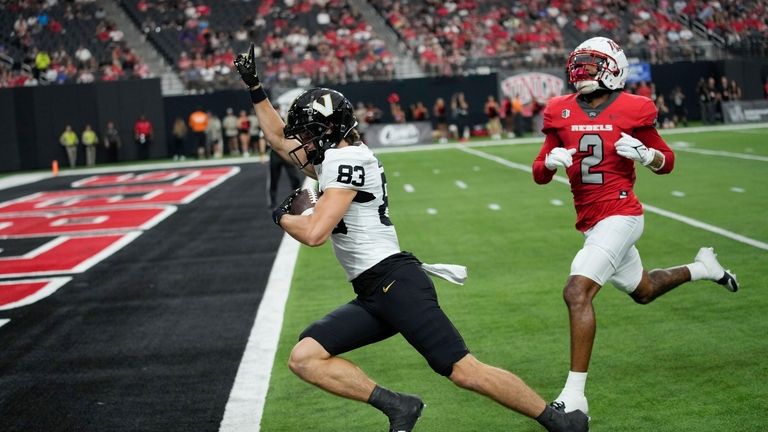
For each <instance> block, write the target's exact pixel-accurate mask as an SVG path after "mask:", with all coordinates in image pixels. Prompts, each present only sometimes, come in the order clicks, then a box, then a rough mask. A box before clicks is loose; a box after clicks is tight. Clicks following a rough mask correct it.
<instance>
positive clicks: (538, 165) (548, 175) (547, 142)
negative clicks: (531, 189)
mask: <svg viewBox="0 0 768 432" xmlns="http://www.w3.org/2000/svg"><path fill="white" fill-rule="evenodd" d="M562 146H563V143H562V142H561V141H560V138H558V137H557V134H555V133H548V134H547V137H546V138H545V139H544V145H542V146H541V150H539V154H538V156H536V159H534V160H533V171H532V173H533V181H535V182H536V183H537V184H547V183H549V182H551V181H552V177H554V176H555V172H557V171H550V170H549V169H547V167H546V166H545V165H544V160H545V159H546V157H547V154H549V152H551V151H552V149H553V148H555V147H562Z"/></svg>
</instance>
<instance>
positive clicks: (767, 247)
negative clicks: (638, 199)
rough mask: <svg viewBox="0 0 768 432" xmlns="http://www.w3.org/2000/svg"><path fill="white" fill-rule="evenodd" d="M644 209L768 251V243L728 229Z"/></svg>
mask: <svg viewBox="0 0 768 432" xmlns="http://www.w3.org/2000/svg"><path fill="white" fill-rule="evenodd" d="M643 208H644V209H645V210H647V211H649V212H651V213H656V214H658V215H661V216H666V217H668V218H670V219H674V220H676V221H679V222H682V223H684V224H687V225H690V226H693V227H696V228H701V229H703V230H705V231H709V232H711V233H715V234H719V235H721V236H723V237H728V238H729V239H731V240H736V241H738V242H741V243H744V244H748V245H750V246H754V247H756V248H758V249H763V250H768V243H765V242H761V241H759V240H755V239H751V238H749V237H746V236H743V235H741V234H737V233H735V232H733V231H728V230H726V229H723V228H720V227H716V226H714V225H710V224H708V223H704V222H701V221H698V220H696V219H692V218H689V217H688V216H683V215H679V214H677V213H673V212H671V211H668V210H664V209H660V208H658V207H654V206H652V205H648V204H643Z"/></svg>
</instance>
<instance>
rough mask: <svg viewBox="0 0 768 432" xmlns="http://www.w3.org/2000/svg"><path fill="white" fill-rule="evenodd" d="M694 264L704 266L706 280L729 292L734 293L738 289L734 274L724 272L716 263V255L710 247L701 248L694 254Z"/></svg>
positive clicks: (727, 271) (728, 271)
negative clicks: (697, 263)
mask: <svg viewBox="0 0 768 432" xmlns="http://www.w3.org/2000/svg"><path fill="white" fill-rule="evenodd" d="M695 261H696V262H700V263H702V264H704V267H706V269H707V273H708V276H707V279H710V280H713V281H715V282H717V283H718V284H720V285H722V286H723V287H724V288H725V289H727V290H728V291H730V292H736V291H737V290H738V289H739V282H738V281H737V280H736V274H735V273H731V271H730V270H726V269H724V268H723V266H722V265H720V263H719V262H718V261H717V254H716V253H715V251H714V249H712V248H711V247H703V248H701V249H699V253H697V254H696V258H695Z"/></svg>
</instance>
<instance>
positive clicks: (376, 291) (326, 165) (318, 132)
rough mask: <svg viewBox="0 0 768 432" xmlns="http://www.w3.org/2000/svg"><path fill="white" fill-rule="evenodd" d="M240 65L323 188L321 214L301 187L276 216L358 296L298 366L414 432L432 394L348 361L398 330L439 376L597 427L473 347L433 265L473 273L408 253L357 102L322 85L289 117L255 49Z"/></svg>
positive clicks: (311, 341)
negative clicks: (305, 204)
mask: <svg viewBox="0 0 768 432" xmlns="http://www.w3.org/2000/svg"><path fill="white" fill-rule="evenodd" d="M235 66H236V67H237V69H238V72H239V73H240V75H241V77H242V79H243V81H244V82H245V84H246V85H247V86H248V88H249V91H250V94H251V100H252V102H253V107H254V110H255V112H256V115H257V116H258V118H259V122H260V124H261V127H262V129H263V131H264V134H265V137H266V139H267V142H268V143H269V144H270V145H271V146H272V148H273V150H274V151H275V152H276V153H277V154H279V155H280V156H282V157H283V158H285V159H288V160H293V161H294V162H295V163H296V164H297V166H299V167H300V168H301V169H302V170H303V171H304V172H305V173H306V174H307V175H309V176H310V177H312V178H315V179H317V180H318V181H319V187H320V191H321V192H322V195H321V197H320V199H319V200H318V202H317V204H316V206H315V209H314V212H313V213H312V214H310V215H305V216H300V215H291V214H288V208H289V207H290V203H291V200H292V197H293V196H294V195H291V196H290V197H288V198H287V199H286V201H285V202H283V204H281V205H280V206H278V207H277V208H276V209H275V211H274V212H273V219H274V222H275V223H276V224H277V225H279V226H280V227H281V228H283V229H284V230H285V231H286V232H287V233H288V234H290V235H291V236H292V237H293V238H295V239H296V240H298V241H300V242H302V243H304V244H306V245H309V246H319V245H321V244H323V243H324V242H325V241H327V240H328V239H329V238H330V239H331V243H332V244H333V248H334V252H335V253H336V257H337V259H338V260H339V263H340V264H341V265H342V267H343V268H344V270H345V271H346V273H347V278H348V279H349V281H350V282H351V283H352V286H353V288H354V291H355V294H356V295H357V296H356V297H355V298H354V299H353V300H352V301H350V302H349V303H347V304H345V305H342V306H340V307H339V308H337V309H336V310H334V311H332V312H330V313H329V314H328V315H326V316H325V317H323V318H321V319H319V320H318V321H315V322H314V323H312V324H311V325H310V326H309V327H307V328H306V329H305V330H304V331H303V332H302V334H301V335H300V337H299V342H298V343H297V344H296V345H295V346H294V348H293V350H292V351H291V355H290V359H289V367H290V368H291V370H292V371H293V372H294V373H295V374H296V375H298V376H299V377H300V378H301V379H303V380H305V381H307V382H309V383H311V384H314V385H316V386H318V387H320V388H322V389H323V390H326V391H328V392H330V393H333V394H335V395H338V396H341V397H345V398H348V399H352V400H356V401H360V402H366V403H368V404H370V405H372V406H374V407H375V408H378V409H379V410H381V411H382V412H383V413H384V414H385V415H386V416H387V417H388V418H389V430H390V431H411V430H412V429H413V428H414V425H415V424H416V421H417V420H418V418H419V417H420V415H421V411H422V409H423V408H424V403H423V402H422V400H421V399H420V398H419V397H418V396H415V395H408V394H404V393H398V392H394V391H391V390H388V389H386V388H384V387H382V386H379V385H378V384H377V383H375V382H374V381H373V380H371V379H370V378H369V377H368V376H367V375H366V374H365V373H364V372H363V371H362V370H361V369H360V368H359V367H358V366H357V365H355V364H353V363H351V362H349V361H348V360H346V359H343V358H341V357H339V355H341V354H343V353H345V352H348V351H351V350H354V349H356V348H359V347H362V346H365V345H369V344H372V343H376V342H379V341H382V340H384V339H387V338H389V337H391V336H394V335H395V334H398V333H399V334H401V335H402V336H403V337H404V338H405V339H406V340H407V341H408V343H410V344H411V345H412V346H413V347H414V348H415V349H416V350H418V351H419V353H420V354H421V355H422V356H424V358H425V359H426V360H427V362H428V363H429V365H430V366H431V367H432V369H433V370H434V371H435V372H437V373H439V374H441V375H443V376H446V377H448V379H450V380H451V381H452V382H453V383H455V384H456V385H458V386H460V387H463V388H465V389H469V390H473V391H475V392H477V393H480V394H483V395H485V396H488V397H490V398H491V399H493V400H495V401H496V402H498V403H500V404H501V405H503V406H505V407H507V408H510V409H512V410H515V411H517V412H519V413H521V414H524V415H526V416H528V417H530V418H533V419H536V420H537V421H538V422H539V423H540V424H542V425H543V426H544V427H545V428H546V429H547V430H549V431H573V432H581V431H587V430H588V421H587V417H586V415H585V414H584V413H582V412H581V411H573V412H570V413H564V412H561V411H557V410H555V409H553V408H552V407H550V406H548V405H547V404H546V402H545V401H544V399H542V398H541V397H540V396H539V395H538V394H537V393H536V392H535V391H533V390H532V389H531V388H530V387H528V386H527V385H526V384H525V382H523V381H522V380H521V379H520V378H519V377H517V376H516V375H514V374H512V373H511V372H507V371H505V370H502V369H499V368H496V367H493V366H489V365H486V364H484V363H482V362H480V361H479V360H477V359H476V358H475V357H474V356H473V355H472V354H470V352H469V349H467V346H466V345H465V343H464V340H463V338H462V337H461V335H460V334H459V332H458V330H456V328H455V327H454V325H453V324H452V323H451V321H450V319H449V318H448V317H447V316H446V315H445V313H444V312H443V310H442V309H441V308H440V305H439V303H438V300H437V294H436V292H435V287H434V284H433V283H432V280H431V279H430V278H429V276H428V275H427V273H426V271H425V270H428V271H430V272H432V273H433V274H437V275H440V276H442V277H445V278H447V279H454V281H457V280H458V281H462V279H461V278H462V277H465V275H457V274H452V273H451V272H450V271H449V270H450V268H448V267H447V266H444V267H442V268H440V267H441V266H440V265H438V266H431V267H430V266H429V265H426V264H424V265H422V263H421V262H420V261H419V260H418V259H417V258H416V257H415V256H413V255H412V254H410V253H408V252H403V251H401V249H400V245H399V243H398V238H397V233H396V232H395V227H394V225H393V224H392V222H391V221H390V219H389V208H388V201H387V185H386V177H385V176H384V171H383V169H382V167H381V165H380V164H379V162H378V160H377V159H376V156H375V155H374V154H373V152H371V150H370V149H369V148H368V147H367V146H366V145H365V144H364V143H362V142H360V140H359V134H358V132H357V130H356V129H355V127H356V126H357V120H356V119H355V116H354V108H353V106H352V104H351V103H350V102H349V101H348V100H347V99H346V98H345V97H344V96H343V95H342V94H341V93H339V92H337V91H334V90H330V89H326V88H313V89H310V90H307V91H305V92H304V93H302V94H301V95H299V96H298V97H297V98H296V100H295V101H294V102H293V104H292V106H291V108H290V109H289V111H288V115H287V119H286V122H285V123H284V122H283V120H282V119H281V118H280V116H279V115H278V113H277V112H276V111H275V110H274V108H273V107H272V104H271V103H269V101H268V100H267V95H266V93H265V92H264V89H263V88H262V86H261V83H260V81H259V78H258V75H257V73H256V66H255V62H254V58H253V45H252V46H251V49H250V50H249V52H248V53H245V54H240V55H239V56H238V57H237V59H236V60H235ZM441 271H442V273H441Z"/></svg>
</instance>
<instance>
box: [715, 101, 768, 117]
mask: <svg viewBox="0 0 768 432" xmlns="http://www.w3.org/2000/svg"><path fill="white" fill-rule="evenodd" d="M723 119H724V120H725V123H756V122H765V121H768V100H751V101H733V102H723Z"/></svg>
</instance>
